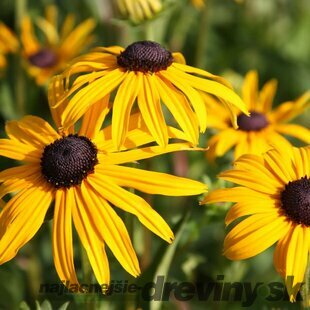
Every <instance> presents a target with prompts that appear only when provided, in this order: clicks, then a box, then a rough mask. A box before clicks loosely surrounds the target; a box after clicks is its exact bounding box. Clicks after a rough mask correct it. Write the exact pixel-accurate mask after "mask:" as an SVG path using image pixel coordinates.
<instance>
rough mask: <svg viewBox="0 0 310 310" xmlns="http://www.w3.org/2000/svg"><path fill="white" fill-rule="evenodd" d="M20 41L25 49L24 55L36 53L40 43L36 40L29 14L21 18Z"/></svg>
mask: <svg viewBox="0 0 310 310" xmlns="http://www.w3.org/2000/svg"><path fill="white" fill-rule="evenodd" d="M21 41H22V44H23V48H24V50H25V54H26V56H30V55H32V54H34V53H36V52H37V51H38V50H39V49H40V43H39V42H38V40H37V38H36V36H35V34H34V30H33V25H32V22H31V20H30V18H29V16H25V17H23V19H22V24H21Z"/></svg>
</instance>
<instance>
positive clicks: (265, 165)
mask: <svg viewBox="0 0 310 310" xmlns="http://www.w3.org/2000/svg"><path fill="white" fill-rule="evenodd" d="M219 177H220V178H221V179H224V180H227V181H229V182H233V183H236V184H239V185H241V186H240V187H233V188H227V189H219V190H215V191H213V192H211V193H210V194H209V195H208V196H207V197H206V198H205V200H204V201H203V202H202V203H214V202H236V204H235V205H234V206H233V207H232V208H231V209H230V210H229V212H228V213H227V216H226V219H225V223H226V225H230V224H231V223H236V222H235V220H237V224H236V225H235V226H234V227H233V228H232V229H231V230H230V232H229V233H228V234H227V236H226V238H225V241H224V255H225V256H226V257H228V258H229V259H231V260H240V259H246V258H249V257H252V256H255V255H257V254H259V253H261V252H263V251H265V250H266V249H267V248H269V247H270V246H271V245H273V244H274V243H276V242H277V245H276V248H275V252H274V265H275V268H276V270H277V271H278V272H279V273H280V274H281V275H282V277H283V278H284V279H285V281H286V286H287V290H288V294H289V296H290V300H291V301H294V300H295V297H296V294H297V292H298V290H299V288H300V284H301V283H302V282H303V279H304V274H305V270H306V267H307V263H308V253H309V246H310V243H309V240H310V147H309V146H308V147H303V148H292V147H291V146H290V145H289V144H288V143H287V142H286V143H284V144H283V146H282V147H281V148H277V149H272V150H269V151H268V152H267V153H264V154H263V155H260V156H259V155H253V154H252V155H251V154H249V155H243V156H241V157H239V159H237V161H236V162H235V165H234V169H232V170H228V171H226V172H223V173H221V174H220V176H219ZM244 217H246V218H244ZM242 218H243V219H242ZM241 219H242V220H241ZM240 220H241V221H240Z"/></svg>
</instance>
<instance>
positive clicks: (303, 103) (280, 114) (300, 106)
mask: <svg viewBox="0 0 310 310" xmlns="http://www.w3.org/2000/svg"><path fill="white" fill-rule="evenodd" d="M309 105H310V91H307V92H305V93H304V94H303V95H301V96H300V97H299V98H298V99H296V100H295V101H288V102H284V103H282V104H280V105H279V106H278V107H277V108H276V109H275V110H273V111H272V112H270V113H269V117H270V118H271V120H272V122H273V123H278V122H288V121H289V120H291V119H293V118H294V117H296V116H297V115H299V114H301V113H303V112H304V111H305V110H306V109H307V108H309Z"/></svg>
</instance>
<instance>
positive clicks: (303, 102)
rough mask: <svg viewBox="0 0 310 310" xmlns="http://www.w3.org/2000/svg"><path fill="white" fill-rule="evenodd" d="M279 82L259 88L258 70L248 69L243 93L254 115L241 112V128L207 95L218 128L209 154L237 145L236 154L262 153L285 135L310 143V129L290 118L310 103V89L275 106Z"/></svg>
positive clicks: (211, 120)
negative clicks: (293, 121)
mask: <svg viewBox="0 0 310 310" xmlns="http://www.w3.org/2000/svg"><path fill="white" fill-rule="evenodd" d="M276 88H277V82H276V81H275V80H270V81H269V82H267V83H266V84H265V85H264V86H263V88H262V90H261V91H260V92H259V91H258V75H257V72H256V71H250V72H248V73H247V75H246V77H245V80H244V83H243V88H242V96H243V100H244V102H245V103H246V105H247V107H248V110H249V111H250V117H247V116H246V115H244V114H239V115H238V117H237V124H238V126H239V128H238V129H235V128H233V127H232V126H231V124H230V121H229V117H230V116H229V114H228V113H227V110H225V109H223V107H222V106H221V104H220V103H218V102H216V100H214V99H213V98H211V97H210V96H208V97H207V96H205V100H206V103H207V107H208V108H209V114H208V117H209V126H210V127H211V128H214V129H216V130H218V132H217V133H216V134H215V135H214V136H213V137H212V138H211V139H210V140H209V146H210V151H209V152H208V154H207V156H208V157H209V158H210V159H214V158H215V157H216V156H222V155H224V154H225V153H226V152H227V151H228V150H229V149H231V148H232V147H234V157H235V159H237V158H238V157H239V156H240V155H242V154H258V155H259V154H261V153H263V152H266V151H267V150H269V149H271V148H272V146H276V145H278V144H281V143H282V142H283V140H285V138H284V137H283V135H289V136H292V137H295V138H297V139H299V140H301V141H303V142H305V143H307V144H309V143H310V130H309V128H306V127H303V126H301V125H297V124H288V122H289V121H290V120H291V119H293V118H294V117H296V116H297V115H299V114H301V113H302V112H304V111H305V109H306V108H307V107H309V103H310V100H309V99H310V92H309V91H308V92H306V93H304V94H303V95H302V96H300V97H299V98H298V99H296V100H295V101H288V102H284V103H282V104H280V105H279V106H278V107H277V108H275V109H272V102H273V98H274V96H275V93H276Z"/></svg>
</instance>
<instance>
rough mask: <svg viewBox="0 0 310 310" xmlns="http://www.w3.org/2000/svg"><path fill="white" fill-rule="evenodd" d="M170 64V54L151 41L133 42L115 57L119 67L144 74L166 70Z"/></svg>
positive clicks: (171, 58) (171, 60)
mask: <svg viewBox="0 0 310 310" xmlns="http://www.w3.org/2000/svg"><path fill="white" fill-rule="evenodd" d="M172 62H173V57H172V54H171V52H169V51H168V50H166V49H165V48H163V47H162V46H160V44H158V43H156V42H152V41H139V42H135V43H133V44H131V45H129V46H128V47H127V48H126V49H125V50H124V51H123V52H122V53H121V54H120V55H119V56H118V57H117V63H118V65H119V66H121V67H123V68H126V69H127V70H130V71H141V72H144V73H146V72H157V71H160V70H166V69H167V68H168V67H169V66H170V65H171V64H172Z"/></svg>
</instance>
